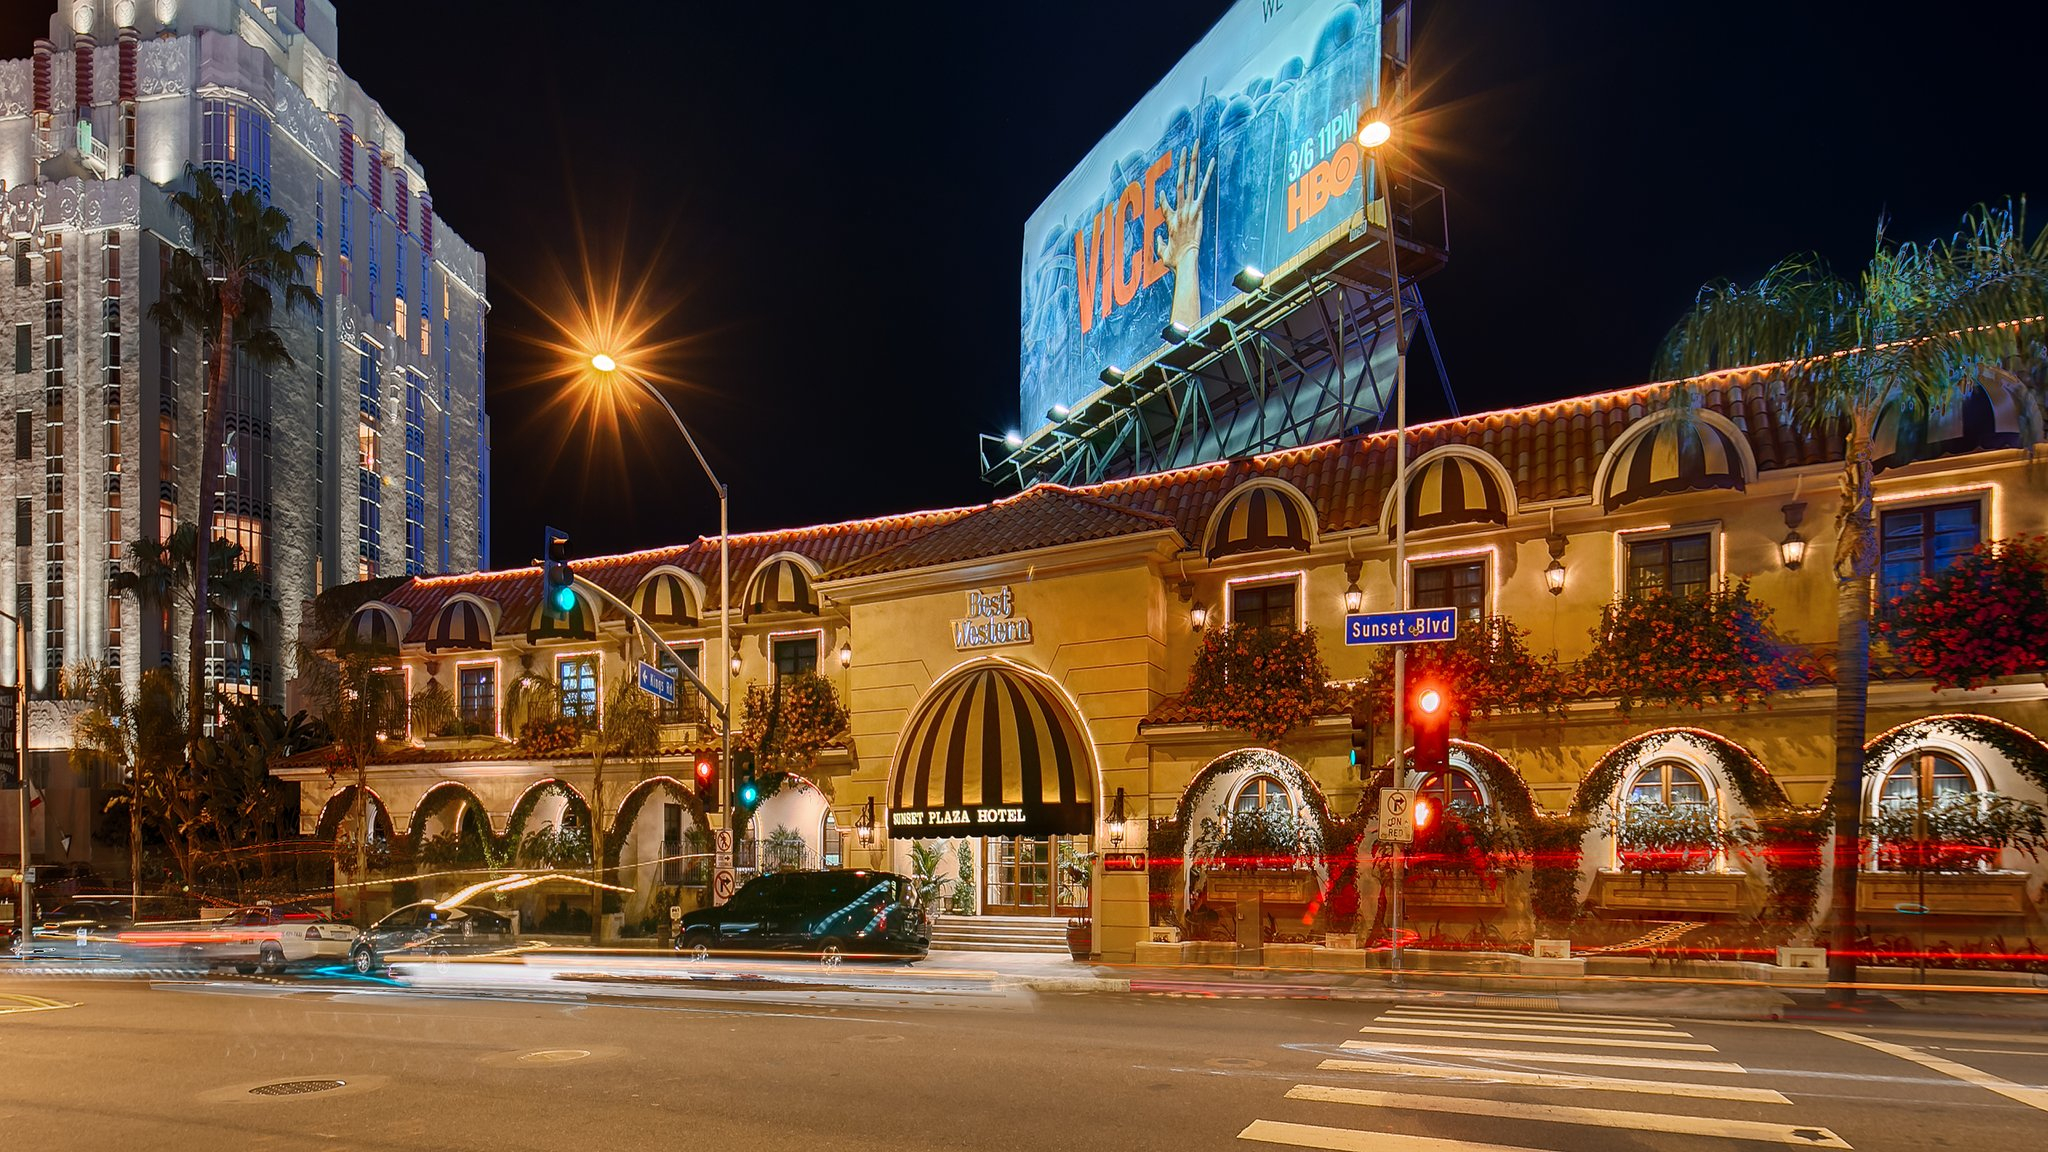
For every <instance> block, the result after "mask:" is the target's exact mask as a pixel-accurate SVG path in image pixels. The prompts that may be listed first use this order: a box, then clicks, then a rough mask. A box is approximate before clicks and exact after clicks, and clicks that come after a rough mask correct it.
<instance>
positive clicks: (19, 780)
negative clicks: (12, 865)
mask: <svg viewBox="0 0 2048 1152" xmlns="http://www.w3.org/2000/svg"><path fill="white" fill-rule="evenodd" d="M17 607H22V606H21V605H17ZM0 620H9V621H12V622H13V623H14V775H15V781H14V783H15V784H16V785H17V786H18V787H19V789H20V791H19V793H18V795H19V797H20V800H19V803H20V804H21V809H20V811H19V812H18V813H17V814H16V815H17V817H18V818H19V819H20V821H21V823H20V824H19V825H18V826H17V827H19V828H20V830H21V882H20V883H18V884H16V885H15V886H14V898H15V902H16V903H18V904H19V905H21V935H20V936H18V937H17V938H16V939H18V940H20V941H21V945H22V948H23V953H22V954H23V955H27V954H28V953H27V951H26V949H27V947H28V943H29V937H30V936H31V934H32V933H33V931H34V929H35V901H34V898H33V891H34V888H35V885H33V884H31V883H29V879H28V861H29V855H28V621H27V620H25V619H23V618H22V617H20V616H16V615H15V614H14V613H12V612H0ZM66 852H67V853H68V852H69V849H66Z"/></svg>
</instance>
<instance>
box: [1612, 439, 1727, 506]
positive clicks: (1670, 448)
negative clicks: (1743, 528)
mask: <svg viewBox="0 0 2048 1152" xmlns="http://www.w3.org/2000/svg"><path fill="white" fill-rule="evenodd" d="M1617 452H1618V455H1617V456H1616V457H1615V460H1614V467H1613V468H1611V469H1609V470H1608V473H1607V481H1606V483H1605V484H1604V485H1602V486H1601V492H1600V503H1601V506H1602V507H1604V508H1605V509H1606V510H1607V511H1609V512H1612V511H1614V510H1615V509H1616V508H1620V507H1623V506H1624V505H1628V504H1633V503H1635V502H1636V501H1638V500H1646V499H1648V498H1650V497H1652V496H1664V495H1668V494H1670V493H1673V492H1698V491H1703V490H1708V489H1715V488H1729V489H1733V490H1735V491H1737V492H1740V491H1742V490H1743V488H1744V486H1745V485H1746V484H1747V483H1748V477H1747V476H1745V475H1743V463H1742V449H1741V448H1740V447H1738V446H1737V445H1736V443H1735V438H1734V437H1733V436H1731V435H1730V434H1729V433H1728V432H1727V431H1726V430H1724V429H1722V428H1720V427H1718V426H1716V425H1714V424H1710V423H1708V422H1707V421H1705V420H1702V419H1692V420H1662V421H1659V422H1658V423H1657V425H1656V427H1654V428H1652V429H1650V430H1649V431H1648V432H1645V433H1643V434H1642V435H1640V436H1634V437H1631V438H1630V439H1629V440H1628V442H1627V443H1625V444H1623V445H1622V446H1621V447H1620V448H1619V449H1618V450H1617Z"/></svg>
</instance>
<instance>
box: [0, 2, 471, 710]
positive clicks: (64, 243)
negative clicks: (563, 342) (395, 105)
mask: <svg viewBox="0 0 2048 1152" xmlns="http://www.w3.org/2000/svg"><path fill="white" fill-rule="evenodd" d="M337 53H338V36H337V31H336V23H335V14H334V7H333V4H332V3H331V2H330V0H284V2H283V3H280V4H276V5H262V6H259V5H257V4H253V3H249V2H247V0H60V3H59V4H58V5H57V11H56V12H55V14H54V15H53V16H52V17H51V21H50V35H49V37H48V38H47V39H44V40H39V41H37V43H36V46H35V50H34V53H33V55H32V56H31V57H30V58H29V59H25V60H8V61H0V241H4V253H0V339H4V347H0V405H4V407H0V413H4V417H0V419H4V425H0V461H4V463H5V464H6V465H10V467H0V500H4V501H5V504H6V507H8V508H10V509H11V510H12V516H11V517H7V518H5V519H4V520H0V541H5V543H4V544H0V606H4V607H5V609H6V610H7V611H9V612H14V613H19V614H21V615H22V616H23V617H24V619H26V620H27V621H28V622H29V628H30V632H29V636H30V639H29V659H28V665H29V669H30V672H29V677H30V681H29V682H30V686H31V688H32V690H35V691H38V692H44V693H47V692H48V691H50V689H51V688H52V686H53V685H54V684H55V682H56V677H57V675H58V673H59V672H60V671H61V670H62V669H64V668H66V667H70V666H72V665H75V664H77V663H79V662H81V661H85V660H97V661H103V662H106V663H109V664H118V665H119V666H120V667H121V668H122V669H124V670H127V671H128V674H129V677H130V680H131V683H132V681H133V677H134V676H136V675H139V670H140V669H141V668H142V667H145V666H151V665H155V664H157V663H160V662H161V663H165V664H170V665H171V666H173V667H176V668H179V669H181V670H182V669H183V667H184V666H185V657H186V642H185V639H184V638H185V636H186V635H188V631H187V628H186V626H185V625H184V624H182V623H180V622H178V621H176V620H174V619H172V620H166V619H165V618H163V617H162V616H161V615H156V616H155V617H154V618H153V619H147V620H145V619H141V618H140V617H141V616H142V615H143V613H142V612H141V611H140V610H139V609H138V606H137V604H136V602H135V600H134V599H133V598H132V597H128V598H125V600H124V598H122V597H118V596H115V595H113V594H112V593H111V587H110V583H109V581H110V578H111V577H112V575H113V574H114V573H115V572H117V571H118V570H119V569H120V567H121V566H122V565H123V564H124V563H125V562H126V559H127V555H126V554H127V552H128V550H129V547H130V543H131V542H132V541H134V540H136V539H138V538H140V537H145V536H153V537H157V538H163V536H164V535H165V534H167V533H168V532H169V531H170V529H171V528H172V526H174V525H175V524H178V523H191V522H194V521H196V519H197V515H198V509H199V501H200V500H201V499H202V498H211V499H213V500H214V501H215V509H216V514H215V524H216V528H217V531H218V533H219V534H220V535H221V536H223V537H225V538H227V539H229V540H232V541H234V542H236V543H238V544H240V545H241V546H242V547H243V550H244V555H245V556H246V557H247V558H248V559H249V560H251V561H253V562H254V563H256V564H258V565H259V566H260V567H261V569H262V571H263V573H264V575H265V577H266V580H267V584H268V589H269V593H270V598H271V599H272V600H273V601H274V602H275V603H276V604H277V605H279V606H280V611H279V612H278V613H277V617H276V619H275V620H274V621H272V622H270V623H269V624H267V625H265V626H263V627H262V628H261V631H262V632H263V633H264V639H263V640H262V641H261V642H260V643H257V644H255V645H244V644H241V643H238V642H231V641H230V639H229V638H228V637H227V636H226V635H224V634H223V635H217V636H216V639H215V641H214V642H213V644H212V646H211V651H210V652H209V653H208V655H209V658H210V660H211V661H212V665H211V667H212V674H213V676H214V677H216V678H218V680H219V682H222V683H224V684H227V685H230V686H240V688H241V690H243V691H245V692H247V693H249V694H252V695H257V696H261V697H264V698H271V699H281V698H282V694H283V685H284V681H285V678H286V675H287V673H288V669H287V668H286V667H285V666H284V661H285V660H286V659H288V653H289V652H290V651H291V646H292V642H293V641H294V639H295V634H294V633H295V629H296V626H297V623H298V617H299V605H300V604H302V603H304V602H305V601H306V600H308V599H310V598H311V597H312V596H314V595H316V594H317V593H319V592H320V591H321V590H323V589H324V588H327V587H329V586H331V585H335V584H342V583H348V582H351V581H354V580H358V579H363V578H367V577H374V576H383V575H404V574H423V573H433V572H444V571H467V570H471V569H474V568H476V567H479V566H480V565H482V564H483V563H484V562H485V561H486V560H487V558H488V556H489V521H490V517H489V506H488V496H487V493H488V489H489V468H490V447H489V444H490V424H489V419H488V416H487V415H486V408H485V397H484V348H485V322H486V319H487V316H488V313H489V304H488V301H487V298H486V295H485V282H484V260H483V256H482V255H481V254H480V253H478V252H477V251H476V250H475V249H473V248H471V247H470V246H469V245H467V244H465V243H464V242H463V240H462V239H461V237H459V236H457V235H456V234H455V233H454V232H453V231H452V230H450V229H449V228H448V227H447V225H446V224H445V223H444V222H443V221H442V219H441V217H440V215H439V211H438V209H437V206H436V205H435V203H434V201H433V197H432V195H431V193H430V191H429V186H428V183H427V178H426V174H425V171H424V170H423V168H422V167H421V165H420V163H419V161H417V160H416V159H414V158H413V156H411V155H410V154H409V153H408V152H407V150H406V142H405V135H404V133H403V132H402V131H401V130H400V129H399V128H398V126H397V125H395V124H393V123H391V121H390V119H389V118H388V117H387V116H386V115H385V114H384V111H383V109H382V108H381V107H379V106H378V104H377V103H376V102H375V101H374V100H372V99H371V98H370V97H369V96H368V95H366V94H365V93H364V92H363V91H362V89H361V87H360V86H358V85H357V84H356V83H355V82H354V81H353V80H351V79H350V78H349V77H348V76H347V75H346V74H345V73H344V72H343V71H342V70H341V67H340V65H339V64H338V62H337ZM188 167H190V168H197V169H200V170H204V171H206V172H208V173H210V174H211V175H212V176H213V177H214V178H215V179H216V180H217V181H218V182H219V183H220V184H221V185H222V186H223V189H224V190H226V191H228V192H230V193H232V192H233V191H235V190H237V189H243V188H247V189H252V190H254V191H255V192H256V193H257V194H258V195H260V196H262V197H263V198H264V199H265V200H266V201H268V202H269V203H270V204H272V205H274V206H276V207H277V208H279V209H281V210H282V211H283V212H285V213H286V214H287V215H288V216H289V217H290V219H291V221H292V231H291V237H290V239H291V240H292V241H293V242H296V241H305V242H306V243H308V244H311V245H312V246H313V247H314V248H315V249H316V250H318V252H319V260H318V262H317V265H316V266H315V267H313V268H309V269H308V270H307V275H308V279H309V282H310V283H311V285H312V287H313V288H314V291H315V294H316V295H317V296H318V298H319V307H318V309H317V310H303V309H302V310H298V311H294V312H291V313H290V314H280V316H279V317H278V321H279V330H280V334H281V335H282V336H283V338H284V343H285V346H286V348H287V350H288V351H289V352H290V355H291V361H292V362H291V363H290V364H286V365H277V366H274V367H272V368H270V369H268V370H261V369H257V368H254V367H251V366H249V365H245V364H231V365H230V369H229V373H230V374H229V385H228V388H227V390H226V391H227V400H226V404H225V413H224V417H225V420H224V426H225V452H224V454H223V468H222V473H221V475H220V476H218V477H214V478H210V479H209V478H206V477H202V476H201V475H200V473H201V463H200V461H201V448H202V444H201V437H202V426H201V423H200V419H201V405H202V401H203V398H204V391H205V366H204V364H203V361H202V359H201V353H200V350H199V348H198V345H197V342H196V340H194V339H193V338H192V337H191V336H190V335H187V336H186V337H184V338H183V339H178V340H173V339H170V338H168V337H167V336H166V335H165V334H163V333H162V332H160V331H159V330H158V327H157V325H156V324H155V323H153V322H152V321H151V320H150V308H151V305H152V304H154V303H155V301H156V298H157V292H158V287H159V284H160V281H161V277H162V271H163V269H164V268H165V267H166V266H167V263H168V247H169V246H170V245H182V244H188V243H189V242H190V226H189V224H188V223H187V222H186V221H185V220H184V219H183V217H182V216H181V215H180V214H178V213H177V212H175V211H174V209H173V208H172V206H171V203H170V200H169V197H168V190H169V189H172V188H176V187H180V186H183V185H184V184H185V182H186V181H187V177H186V171H187V169H188ZM12 643H13V641H12V635H11V633H9V634H7V635H6V637H5V638H4V640H0V653H4V659H0V669H4V670H5V671H0V679H7V680H11V679H12V671H11V670H12V668H13V667H14V660H13V652H12Z"/></svg>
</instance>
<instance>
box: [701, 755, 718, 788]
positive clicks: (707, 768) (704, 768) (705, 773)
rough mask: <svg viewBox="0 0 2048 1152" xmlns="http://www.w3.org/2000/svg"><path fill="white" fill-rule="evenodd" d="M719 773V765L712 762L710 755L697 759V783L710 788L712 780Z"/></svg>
mask: <svg viewBox="0 0 2048 1152" xmlns="http://www.w3.org/2000/svg"><path fill="white" fill-rule="evenodd" d="M717 773H718V765H716V764H714V763H713V762H712V760H711V757H710V756H709V755H708V754H707V755H704V756H699V757H697V783H698V784H699V785H707V786H708V785H709V784H710V783H711V778H712V777H713V776H715V775H717Z"/></svg>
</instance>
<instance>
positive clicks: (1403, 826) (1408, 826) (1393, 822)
mask: <svg viewBox="0 0 2048 1152" xmlns="http://www.w3.org/2000/svg"><path fill="white" fill-rule="evenodd" d="M1380 842H1381V843H1383V844H1413V843H1415V789H1413V788H1389V789H1387V790H1386V791H1384V792H1381V793H1380Z"/></svg>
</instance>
